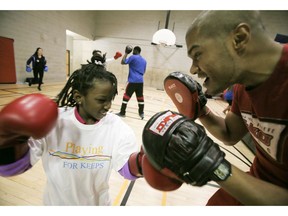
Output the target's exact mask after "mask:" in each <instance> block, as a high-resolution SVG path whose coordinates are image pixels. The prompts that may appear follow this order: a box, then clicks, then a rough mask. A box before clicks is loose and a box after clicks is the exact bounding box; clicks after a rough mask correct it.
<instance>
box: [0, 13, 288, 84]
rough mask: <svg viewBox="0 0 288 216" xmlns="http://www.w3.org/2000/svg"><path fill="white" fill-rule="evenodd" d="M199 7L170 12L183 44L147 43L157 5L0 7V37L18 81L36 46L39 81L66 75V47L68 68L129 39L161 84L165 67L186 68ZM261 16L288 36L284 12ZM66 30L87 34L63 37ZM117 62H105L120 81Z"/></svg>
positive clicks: (157, 21) (159, 22)
mask: <svg viewBox="0 0 288 216" xmlns="http://www.w3.org/2000/svg"><path fill="white" fill-rule="evenodd" d="M199 12H200V11H173V10H172V11H171V13H170V19H169V26H168V28H169V29H170V30H173V31H174V33H175V35H176V38H177V44H180V45H183V48H176V47H175V46H173V47H161V46H153V45H151V40H152V36H153V34H154V33H155V32H156V31H157V30H158V26H159V28H165V24H166V15H167V11H156V10H155V11H154V10H152V11H138V10H137V11H116V10H113V11H103V10H102V11H0V36H2V37H8V38H13V39H14V52H15V62H16V73H17V82H18V83H21V82H23V81H24V80H25V77H27V75H29V74H28V73H27V72H25V64H26V60H27V58H28V57H29V56H30V55H31V54H32V53H34V51H35V50H36V48H37V47H42V48H43V49H44V55H45V57H46V58H47V61H48V66H49V72H48V73H45V77H44V82H55V81H64V80H65V79H66V72H65V70H66V66H65V52H66V50H70V54H71V59H70V60H71V64H70V66H71V73H72V72H73V71H74V70H76V69H78V68H79V67H80V65H81V64H85V63H86V60H87V59H88V60H90V58H91V53H92V51H93V50H94V49H100V50H102V52H106V53H107V57H108V58H109V57H113V56H114V53H115V52H116V51H121V52H122V53H124V49H125V46H126V45H127V44H131V45H132V46H136V45H138V46H140V47H141V48H142V53H141V54H142V55H143V56H144V57H145V58H146V59H147V62H148V65H147V72H146V75H145V85H147V86H151V87H155V88H158V89H162V88H163V80H164V78H165V77H166V76H167V75H168V74H169V73H170V72H173V71H176V70H177V71H183V72H185V73H189V68H190V66H191V60H190V59H189V58H188V57H187V54H186V51H187V50H186V46H185V32H186V30H187V28H188V26H189V25H190V23H191V22H192V20H193V19H194V18H195V16H197V15H198V14H199ZM262 16H263V21H264V23H265V25H266V27H267V31H268V32H269V34H270V35H271V37H272V38H274V37H275V35H276V34H277V33H281V34H285V35H288V25H287V20H288V11H262ZM66 30H70V31H73V32H75V33H77V34H79V35H82V36H83V37H85V38H86V39H85V38H84V39H77V38H73V37H70V36H67V35H66ZM83 37H82V38H83ZM120 61H121V60H120V59H118V60H117V61H113V62H110V63H108V64H107V68H108V70H110V71H111V72H113V73H115V75H116V76H117V77H118V80H119V83H124V82H126V78H127V73H128V67H127V66H123V65H121V64H120ZM215 61H217V59H215ZM195 78H196V77H195ZM196 79H197V78H196ZM198 81H199V80H198ZM200 82H201V81H200Z"/></svg>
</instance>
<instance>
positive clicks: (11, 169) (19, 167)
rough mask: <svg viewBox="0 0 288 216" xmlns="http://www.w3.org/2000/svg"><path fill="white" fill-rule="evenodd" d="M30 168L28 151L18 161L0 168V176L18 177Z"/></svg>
mask: <svg viewBox="0 0 288 216" xmlns="http://www.w3.org/2000/svg"><path fill="white" fill-rule="evenodd" d="M31 167H32V166H31V164H30V151H28V152H27V153H26V154H25V155H24V156H23V157H22V158H21V159H19V160H18V161H16V162H14V163H11V164H8V165H2V166H0V176H3V177H9V176H14V175H19V174H21V173H23V172H25V171H26V170H28V169H30V168H31Z"/></svg>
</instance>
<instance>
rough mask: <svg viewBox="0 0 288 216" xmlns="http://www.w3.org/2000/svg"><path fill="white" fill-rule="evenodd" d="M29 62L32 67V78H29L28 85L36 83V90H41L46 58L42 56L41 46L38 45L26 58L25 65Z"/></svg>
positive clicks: (28, 65) (28, 64)
mask: <svg viewBox="0 0 288 216" xmlns="http://www.w3.org/2000/svg"><path fill="white" fill-rule="evenodd" d="M31 63H32V68H33V80H29V86H31V85H32V84H36V83H38V90H39V91H41V85H42V84H43V82H42V81H43V76H44V69H45V66H46V63H47V61H46V58H45V57H44V56H43V49H42V48H41V47H38V48H37V49H36V51H35V53H34V54H33V55H32V56H31V57H30V58H29V59H28V60H27V62H26V65H27V67H30V64H31Z"/></svg>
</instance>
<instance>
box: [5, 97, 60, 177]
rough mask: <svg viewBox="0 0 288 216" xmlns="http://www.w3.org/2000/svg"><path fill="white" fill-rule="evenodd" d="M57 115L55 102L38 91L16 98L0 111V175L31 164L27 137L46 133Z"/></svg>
mask: <svg viewBox="0 0 288 216" xmlns="http://www.w3.org/2000/svg"><path fill="white" fill-rule="evenodd" d="M57 117H58V109H57V105H56V103H55V102H54V101H53V100H51V99H50V98H48V97H47V96H44V95H42V94H29V95H25V96H22V97H20V98H17V99H16V100H14V101H12V102H11V103H9V104H8V105H6V106H5V107H4V108H3V109H2V110H1V111H0V173H1V175H2V176H11V175H17V174H20V173H22V172H24V171H26V170H27V169H29V168H30V167H31V164H30V159H29V158H30V155H29V146H28V142H27V141H28V139H29V138H30V137H33V138H35V139H41V138H42V137H44V136H45V135H47V134H48V133H49V132H50V130H52V128H53V127H54V125H55V123H56V120H57ZM3 165H6V166H3ZM7 165H8V166H7Z"/></svg>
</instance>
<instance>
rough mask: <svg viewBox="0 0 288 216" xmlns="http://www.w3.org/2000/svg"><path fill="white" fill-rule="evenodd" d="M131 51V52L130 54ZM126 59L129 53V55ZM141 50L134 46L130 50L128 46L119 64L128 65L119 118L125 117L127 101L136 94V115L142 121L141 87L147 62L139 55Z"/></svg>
mask: <svg viewBox="0 0 288 216" xmlns="http://www.w3.org/2000/svg"><path fill="white" fill-rule="evenodd" d="M132 50H133V52H132ZM131 52H132V54H133V55H131V56H130V57H128V55H129V53H131ZM140 53H141V48H140V47H139V46H135V47H134V48H132V47H131V46H130V45H127V46H126V49H125V54H124V55H123V57H122V61H121V64H122V65H129V74H128V82H127V85H126V89H125V92H124V95H123V99H122V105H121V109H120V112H119V113H117V115H119V116H121V117H125V116H126V108H127V104H128V102H129V100H130V99H131V97H132V95H133V93H134V92H135V94H136V99H137V101H138V114H139V116H140V118H141V119H144V96H143V85H144V74H145V72H146V65H147V61H146V60H145V59H144V58H143V57H142V56H141V55H140Z"/></svg>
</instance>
